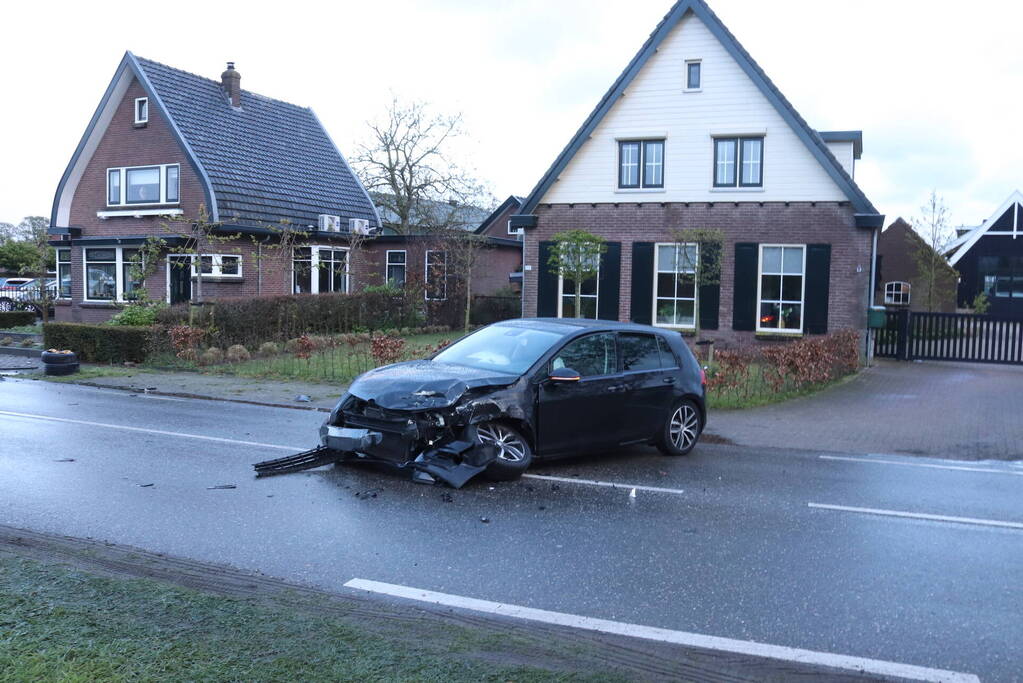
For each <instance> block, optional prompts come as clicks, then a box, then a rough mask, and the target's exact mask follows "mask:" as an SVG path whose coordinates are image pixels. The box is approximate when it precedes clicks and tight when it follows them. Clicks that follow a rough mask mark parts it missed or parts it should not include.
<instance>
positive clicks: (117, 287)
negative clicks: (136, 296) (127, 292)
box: [57, 244, 146, 304]
mask: <svg viewBox="0 0 1023 683" xmlns="http://www.w3.org/2000/svg"><path fill="white" fill-rule="evenodd" d="M140 248H141V247H131V246H128V247H115V246H108V245H100V244H96V245H91V246H83V247H82V301H85V302H88V303H94V304H115V303H118V304H123V303H126V302H127V301H128V300H127V299H125V298H124V284H125V283H124V265H125V263H126V262H125V260H124V250H125V249H127V250H128V251H138V250H139V249H140ZM89 249H113V250H114V251H115V252H116V257H115V260H114V261H113V263H114V264H115V269H114V298H113V299H90V298H89V263H90V261H89V260H88V251H87V250H89ZM91 263H111V262H110V261H92V262H91ZM145 286H146V280H145V278H143V279H142V282H141V283H140V284H139V287H140V288H142V287H145ZM57 287H58V290H57V291H60V289H59V288H60V283H59V282H58V284H57Z"/></svg>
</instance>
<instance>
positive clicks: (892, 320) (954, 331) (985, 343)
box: [874, 310, 1023, 364]
mask: <svg viewBox="0 0 1023 683" xmlns="http://www.w3.org/2000/svg"><path fill="white" fill-rule="evenodd" d="M874 355H875V356H878V357H881V358H896V359H899V360H960V361H972V362H975V363H1015V364H1023V320H1021V319H1018V318H991V317H989V316H986V315H971V314H966V313H915V312H912V311H908V310H902V311H894V312H893V311H888V312H886V314H885V326H884V328H883V329H879V330H876V333H875V335H874Z"/></svg>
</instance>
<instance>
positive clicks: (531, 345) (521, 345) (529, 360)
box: [433, 325, 561, 375]
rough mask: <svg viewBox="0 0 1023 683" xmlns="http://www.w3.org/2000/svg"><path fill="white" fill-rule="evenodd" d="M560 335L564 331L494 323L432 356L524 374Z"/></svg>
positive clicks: (472, 365) (457, 362)
mask: <svg viewBox="0 0 1023 683" xmlns="http://www.w3.org/2000/svg"><path fill="white" fill-rule="evenodd" d="M559 339H561V335H560V334H557V333H555V332H545V331H543V330H530V329H527V328H524V327H516V326H511V325H507V326H505V325H491V326H490V327H485V328H483V329H482V330H480V331H479V332H476V333H474V334H471V335H469V336H468V337H466V338H465V339H462V340H460V341H458V342H455V343H454V344H452V345H451V346H449V347H448V348H446V349H444V350H443V351H441V352H440V353H439V354H437V355H436V356H434V358H433V359H434V360H435V361H437V362H438V363H453V364H455V365H467V366H469V367H470V368H479V369H481V370H496V371H497V372H501V373H507V374H509V375H521V374H522V373H524V372H525V371H526V370H528V369H529V367H530V366H531V365H532V364H533V363H535V362H536V361H537V360H538V359H539V358H540V356H542V355H543V354H544V353H545V352H546V351H547V350H548V349H549V348H551V346H553V345H554V344H555V343H556V342H557V341H558V340H559Z"/></svg>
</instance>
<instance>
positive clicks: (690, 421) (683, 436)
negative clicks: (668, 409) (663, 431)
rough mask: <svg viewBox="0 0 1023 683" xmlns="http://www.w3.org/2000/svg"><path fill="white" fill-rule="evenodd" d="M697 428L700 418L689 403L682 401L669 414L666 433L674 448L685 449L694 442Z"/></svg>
mask: <svg viewBox="0 0 1023 683" xmlns="http://www.w3.org/2000/svg"><path fill="white" fill-rule="evenodd" d="M699 429H700V418H699V416H698V415H697V414H696V410H694V409H693V407H692V406H691V405H689V403H683V404H682V405H680V406H679V407H678V409H677V410H676V411H675V412H674V414H673V415H672V416H671V424H670V425H669V427H668V435H669V436H670V438H671V443H672V445H673V446H674V447H675V448H677V449H678V450H680V451H685V450H687V449H689V448H691V447H692V445H693V444H694V443H696V437H697V436H698V435H699V434H698V432H699Z"/></svg>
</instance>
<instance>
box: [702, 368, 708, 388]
mask: <svg viewBox="0 0 1023 683" xmlns="http://www.w3.org/2000/svg"><path fill="white" fill-rule="evenodd" d="M700 384H702V385H703V386H707V371H706V370H704V369H703V368H700Z"/></svg>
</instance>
